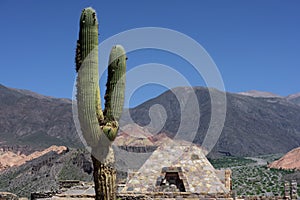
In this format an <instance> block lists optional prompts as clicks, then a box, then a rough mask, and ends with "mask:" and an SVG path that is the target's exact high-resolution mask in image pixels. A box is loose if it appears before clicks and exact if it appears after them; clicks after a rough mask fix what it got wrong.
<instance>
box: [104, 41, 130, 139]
mask: <svg viewBox="0 0 300 200" xmlns="http://www.w3.org/2000/svg"><path fill="white" fill-rule="evenodd" d="M126 60H127V57H126V53H125V50H124V48H123V47H122V46H121V45H116V46H114V47H113V48H112V49H111V52H110V56H109V65H108V78H107V83H106V93H105V96H104V98H105V110H104V124H103V126H102V130H103V132H104V133H105V134H106V136H107V137H108V138H109V139H110V140H111V141H113V140H114V139H115V137H116V136H117V132H118V129H119V124H118V120H119V118H120V116H121V114H122V110H123V106H124V93H125V81H126V79H125V73H126Z"/></svg>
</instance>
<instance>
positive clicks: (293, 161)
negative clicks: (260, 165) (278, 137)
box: [268, 147, 300, 170]
mask: <svg viewBox="0 0 300 200" xmlns="http://www.w3.org/2000/svg"><path fill="white" fill-rule="evenodd" d="M299 158H300V147H298V148H295V149H293V150H291V151H289V152H288V153H287V154H285V155H284V156H283V157H282V158H280V159H279V160H276V161H274V162H272V163H271V164H269V166H268V167H270V168H276V169H297V170H300V159H299Z"/></svg>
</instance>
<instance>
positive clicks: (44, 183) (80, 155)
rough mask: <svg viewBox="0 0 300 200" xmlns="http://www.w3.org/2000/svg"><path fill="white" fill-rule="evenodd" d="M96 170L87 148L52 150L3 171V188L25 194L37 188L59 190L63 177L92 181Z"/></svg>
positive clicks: (0, 187)
mask: <svg viewBox="0 0 300 200" xmlns="http://www.w3.org/2000/svg"><path fill="white" fill-rule="evenodd" d="M44 152H45V151H44ZM36 154H39V153H38V152H37V153H36ZM40 155H41V154H40ZM92 170H93V168H92V163H91V159H90V155H89V153H87V152H85V151H83V150H79V149H77V150H76V149H67V150H64V151H63V152H60V151H58V152H56V151H49V152H47V153H45V154H43V155H41V156H39V157H36V158H34V159H31V160H28V161H27V162H25V163H24V164H22V165H20V166H12V167H10V168H8V169H6V170H4V171H2V172H0V192H4V191H6V192H12V193H14V194H17V195H18V196H25V197H30V194H31V193H32V192H37V191H44V192H58V189H59V180H83V181H92Z"/></svg>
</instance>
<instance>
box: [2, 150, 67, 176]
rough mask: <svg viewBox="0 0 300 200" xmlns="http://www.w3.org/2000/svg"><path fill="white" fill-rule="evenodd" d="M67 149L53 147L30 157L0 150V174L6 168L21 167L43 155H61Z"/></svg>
mask: <svg viewBox="0 0 300 200" xmlns="http://www.w3.org/2000/svg"><path fill="white" fill-rule="evenodd" d="M66 150H67V147H65V146H55V145H53V146H51V147H49V148H47V149H45V150H43V151H36V152H34V153H32V154H30V155H28V156H26V155H24V154H20V153H14V152H11V151H2V150H0V172H1V171H3V170H4V169H6V168H9V167H12V166H20V165H23V164H24V163H26V162H27V161H30V160H33V159H35V158H38V157H40V156H42V155H45V154H46V153H49V152H50V151H54V152H57V153H58V154H61V153H62V152H64V151H66Z"/></svg>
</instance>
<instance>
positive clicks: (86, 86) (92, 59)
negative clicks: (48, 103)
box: [76, 8, 103, 147]
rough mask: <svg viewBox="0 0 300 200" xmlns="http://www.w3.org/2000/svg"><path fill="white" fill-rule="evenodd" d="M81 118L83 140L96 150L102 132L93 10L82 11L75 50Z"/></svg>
mask: <svg viewBox="0 0 300 200" xmlns="http://www.w3.org/2000/svg"><path fill="white" fill-rule="evenodd" d="M76 70H77V73H78V76H77V104H78V117H79V121H80V125H81V129H82V133H83V136H84V138H85V140H86V142H87V144H88V145H90V146H92V147H93V146H96V145H97V144H98V142H99V139H100V135H101V134H102V131H101V130H100V128H99V120H100V119H101V117H102V118H103V113H102V110H101V104H100V96H99V95H100V94H99V93H100V91H99V72H98V21H97V17H96V12H95V11H94V10H93V9H92V8H86V9H84V10H83V11H82V14H81V17H80V31H79V40H78V42H77V50H76Z"/></svg>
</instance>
